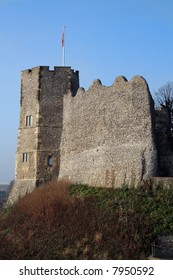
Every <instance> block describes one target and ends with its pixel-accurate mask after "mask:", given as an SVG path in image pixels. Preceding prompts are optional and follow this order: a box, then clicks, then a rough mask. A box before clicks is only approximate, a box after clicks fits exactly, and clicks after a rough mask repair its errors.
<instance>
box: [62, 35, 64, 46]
mask: <svg viewBox="0 0 173 280" xmlns="http://www.w3.org/2000/svg"><path fill="white" fill-rule="evenodd" d="M62 47H64V31H63V33H62Z"/></svg>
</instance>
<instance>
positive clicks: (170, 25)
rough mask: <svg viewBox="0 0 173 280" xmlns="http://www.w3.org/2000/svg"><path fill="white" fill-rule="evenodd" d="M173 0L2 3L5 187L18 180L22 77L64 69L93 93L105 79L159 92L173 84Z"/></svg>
mask: <svg viewBox="0 0 173 280" xmlns="http://www.w3.org/2000/svg"><path fill="white" fill-rule="evenodd" d="M172 14H173V1H172V0H122V1H119V0H118V1H117V0H84V1H83V0H72V1H71V0H0V38H1V43H0V129H1V134H0V182H8V181H10V180H12V179H13V178H14V173H15V152H16V146H17V129H18V127H19V110H20V107H19V100H20V75H21V71H22V70H24V69H28V68H32V67H35V66H39V65H42V66H44V65H45V66H50V67H51V68H53V66H57V65H61V61H62V47H61V37H62V29H63V26H64V25H65V26H66V33H65V48H66V66H71V67H72V68H73V69H75V70H79V72H80V85H81V86H82V87H84V88H85V89H87V88H88V87H89V86H90V84H91V83H92V82H93V80H95V79H97V78H99V79H100V80H101V81H102V84H104V85H107V86H109V85H111V84H112V83H113V81H114V80H115V78H116V77H117V76H119V75H123V76H125V77H126V78H127V79H131V78H132V77H133V76H134V75H141V76H143V77H144V78H145V79H146V80H147V82H148V84H149V88H150V91H151V93H152V94H153V93H154V91H156V90H157V89H158V88H159V87H160V86H162V85H163V84H165V83H166V82H167V81H173V16H172Z"/></svg>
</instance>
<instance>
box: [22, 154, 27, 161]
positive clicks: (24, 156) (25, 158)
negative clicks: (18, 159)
mask: <svg viewBox="0 0 173 280" xmlns="http://www.w3.org/2000/svg"><path fill="white" fill-rule="evenodd" d="M27 161H28V153H23V162H27Z"/></svg>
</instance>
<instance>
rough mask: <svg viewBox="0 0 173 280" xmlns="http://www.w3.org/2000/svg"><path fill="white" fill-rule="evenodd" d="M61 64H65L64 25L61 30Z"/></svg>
mask: <svg viewBox="0 0 173 280" xmlns="http://www.w3.org/2000/svg"><path fill="white" fill-rule="evenodd" d="M62 66H63V67H64V66H65V26H64V28H63V32H62Z"/></svg>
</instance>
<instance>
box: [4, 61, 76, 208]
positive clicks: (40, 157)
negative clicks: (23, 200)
mask: <svg viewBox="0 0 173 280" xmlns="http://www.w3.org/2000/svg"><path fill="white" fill-rule="evenodd" d="M78 87H79V75H78V71H77V72H75V71H74V70H72V69H71V68H70V67H54V70H50V69H49V67H47V66H39V67H35V68H32V69H29V70H25V71H23V72H22V81H21V101H20V103H21V106H20V127H19V131H18V145H17V152H16V174H15V183H14V186H13V189H12V191H11V194H10V196H9V200H8V202H9V203H13V202H14V201H16V200H17V199H18V197H19V196H23V195H24V194H25V193H26V192H30V191H32V190H33V189H34V188H35V187H36V186H37V185H39V184H42V183H44V182H46V181H48V180H51V179H53V178H57V177H58V173H59V162H60V141H61V132H62V117H63V96H64V95H66V94H67V93H68V92H70V94H71V95H73V96H74V95H75V94H76V91H77V89H78ZM27 116H31V118H32V121H31V123H30V124H27ZM25 153H27V160H25V161H24V160H23V159H24V154H25ZM50 157H51V161H50V162H49V158H50Z"/></svg>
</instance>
